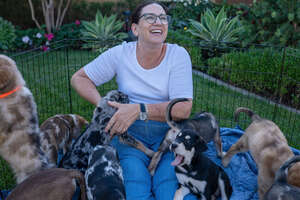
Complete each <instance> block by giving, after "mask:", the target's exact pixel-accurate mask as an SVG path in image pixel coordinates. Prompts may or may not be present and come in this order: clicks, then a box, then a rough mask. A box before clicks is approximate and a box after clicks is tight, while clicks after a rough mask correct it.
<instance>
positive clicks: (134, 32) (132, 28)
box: [131, 23, 139, 37]
mask: <svg viewBox="0 0 300 200" xmlns="http://www.w3.org/2000/svg"><path fill="white" fill-rule="evenodd" d="M131 31H132V33H133V34H134V36H135V37H138V35H139V32H138V25H137V24H135V23H132V24H131Z"/></svg>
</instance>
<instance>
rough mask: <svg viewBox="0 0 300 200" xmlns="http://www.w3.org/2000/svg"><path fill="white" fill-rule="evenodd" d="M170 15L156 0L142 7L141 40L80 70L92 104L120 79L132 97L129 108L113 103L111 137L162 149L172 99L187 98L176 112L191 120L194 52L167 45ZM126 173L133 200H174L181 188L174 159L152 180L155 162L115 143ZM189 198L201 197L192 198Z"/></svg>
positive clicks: (80, 84) (79, 84) (75, 80)
mask: <svg viewBox="0 0 300 200" xmlns="http://www.w3.org/2000/svg"><path fill="white" fill-rule="evenodd" d="M169 22H170V17H169V16H168V13H167V9H166V7H165V6H164V5H163V4H161V3H159V2H156V1H146V2H143V3H142V4H140V5H139V6H138V7H137V8H136V10H135V11H134V12H133V14H132V24H131V30H132V33H133V34H134V35H135V36H136V37H137V41H133V42H123V43H122V44H121V45H118V46H115V47H113V48H111V49H109V50H107V51H105V52H104V53H102V54H101V55H100V56H99V57H97V58H96V59H95V60H93V61H92V62H90V63H88V64H87V65H86V66H84V67H83V68H81V69H80V70H79V71H77V72H76V73H75V74H74V75H73V77H72V79H71V84H72V86H73V87H74V89H75V90H76V91H77V92H78V93H79V95H81V96H82V97H83V98H85V99H86V100H87V101H89V102H90V103H92V104H94V105H97V104H98V102H99V101H100V99H101V96H100V94H99V93H98V91H97V89H96V86H99V85H102V84H104V83H106V82H108V81H109V80H111V79H113V78H114V77H116V82H117V84H118V90H119V91H121V92H123V93H125V94H127V95H128V97H129V104H119V103H115V102H108V104H109V105H110V106H113V107H115V108H117V112H116V113H115V114H114V115H113V117H112V118H111V120H110V121H109V122H108V125H107V126H106V129H105V131H107V132H109V133H110V134H111V135H113V134H115V133H117V134H122V133H124V132H125V131H127V130H128V133H129V134H130V135H132V136H133V137H135V138H136V139H138V140H140V141H141V142H143V144H144V145H145V146H147V147H148V148H150V149H152V150H153V151H157V149H158V147H159V145H160V143H161V141H162V140H163V138H164V136H165V134H166V132H167V130H168V129H169V127H168V125H167V124H166V122H165V112H166V108H167V105H168V104H169V102H170V100H172V99H174V98H187V99H189V101H186V102H180V103H178V104H176V106H174V109H173V110H172V118H173V119H175V120H180V119H186V118H188V117H189V115H190V112H191V108H192V98H193V80H192V66H191V59H190V56H189V54H188V52H187V51H186V50H185V49H184V48H183V47H180V46H178V45H176V44H168V43H165V40H166V37H167V34H168V25H169ZM112 145H113V146H114V147H115V148H116V149H117V152H118V155H119V158H120V164H121V167H122V169H123V175H124V181H125V190H126V198H127V199H131V200H154V199H156V200H172V199H173V197H174V194H175V191H176V189H177V187H178V181H177V178H176V175H175V171H174V167H173V166H171V162H172V160H173V159H174V156H173V155H172V154H171V152H166V153H165V154H164V155H163V156H162V159H161V160H160V163H159V165H158V167H157V170H156V172H155V174H154V175H153V177H151V175H150V173H149V171H148V169H147V167H148V165H149V162H150V159H149V157H147V156H146V155H145V154H144V153H143V152H141V151H139V150H137V149H134V148H132V147H129V146H127V145H124V144H120V143H119V140H117V138H116V139H113V140H112ZM186 199H196V198H195V197H194V196H192V195H187V196H186V198H185V200H186Z"/></svg>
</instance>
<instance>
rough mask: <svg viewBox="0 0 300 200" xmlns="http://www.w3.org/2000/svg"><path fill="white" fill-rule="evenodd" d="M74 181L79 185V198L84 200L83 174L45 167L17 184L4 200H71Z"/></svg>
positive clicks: (74, 185) (74, 188)
mask: <svg viewBox="0 0 300 200" xmlns="http://www.w3.org/2000/svg"><path fill="white" fill-rule="evenodd" d="M76 183H77V184H79V186H80V191H81V200H85V199H86V192H85V180H84V176H83V174H81V173H80V172H79V171H77V170H72V169H62V168H52V169H45V170H41V171H39V172H37V173H35V174H33V175H31V176H30V177H28V178H27V179H26V180H25V181H23V182H22V183H20V184H19V185H17V186H16V187H15V188H14V189H13V190H12V191H11V193H10V194H9V195H8V197H7V199H6V200H40V199H43V200H72V197H73V195H74V193H75V190H76Z"/></svg>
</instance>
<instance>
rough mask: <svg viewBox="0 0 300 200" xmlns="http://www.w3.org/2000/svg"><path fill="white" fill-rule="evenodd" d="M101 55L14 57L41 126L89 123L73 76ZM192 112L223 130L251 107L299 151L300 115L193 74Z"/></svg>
mask: <svg viewBox="0 0 300 200" xmlns="http://www.w3.org/2000/svg"><path fill="white" fill-rule="evenodd" d="M97 55H98V53H97V52H91V51H82V50H59V51H48V52H45V53H44V52H32V53H30V52H28V53H26V54H22V55H18V56H15V57H13V58H14V59H15V60H16V61H17V64H18V67H19V69H20V71H21V72H22V74H23V76H24V79H25V80H26V82H27V85H28V87H29V88H30V89H31V91H32V93H33V95H34V97H35V101H36V103H37V106H38V113H39V119H40V123H41V122H42V121H44V120H45V119H47V118H48V117H50V116H53V115H55V114H58V113H77V114H80V115H82V116H84V117H85V118H86V119H88V120H90V119H91V117H92V113H93V109H94V107H93V106H92V105H90V104H89V103H87V102H86V101H84V100H83V99H81V98H80V97H79V96H78V95H77V93H76V92H75V91H74V90H73V89H72V88H71V87H70V85H69V82H70V77H71V75H72V74H73V73H74V72H75V71H76V70H78V69H79V68H80V67H82V66H83V65H85V64H86V63H88V62H89V61H90V60H92V59H93V58H95V57H96V56H97ZM193 80H194V101H193V103H194V104H193V113H195V112H198V111H201V110H205V111H209V112H212V113H213V114H214V115H215V116H216V117H217V119H218V121H219V123H220V126H221V127H235V126H236V123H235V122H234V121H233V113H234V110H235V109H236V108H237V107H239V106H244V107H248V108H251V109H252V110H253V111H255V112H256V113H258V114H259V115H260V116H262V117H264V118H268V119H271V120H272V121H274V122H275V123H276V124H277V125H278V126H279V127H280V128H281V130H282V131H283V132H284V133H285V135H286V137H287V139H288V141H289V144H290V146H292V147H295V148H298V149H299V148H300V127H299V124H300V115H299V114H296V113H295V112H291V111H288V110H287V109H284V108H280V107H277V106H274V105H272V104H270V102H268V101H263V100H260V99H257V98H255V97H252V96H250V95H247V94H246V95H245V94H242V93H240V92H239V91H237V90H232V89H230V88H228V87H226V86H222V85H218V84H216V82H215V81H210V80H208V79H205V78H203V77H201V76H199V75H197V74H194V75H193ZM114 88H116V84H115V82H114V81H110V82H109V83H106V84H104V85H103V86H101V87H99V91H100V92H101V94H105V93H106V92H107V91H109V90H111V89H114ZM249 123H250V120H249V117H247V116H246V115H243V114H241V116H240V123H239V125H240V126H241V127H242V128H246V127H247V125H249ZM14 184H15V180H14V179H13V175H12V172H11V170H10V168H9V167H8V166H7V164H6V162H5V161H3V160H1V159H0V188H1V189H8V188H12V187H13V186H14Z"/></svg>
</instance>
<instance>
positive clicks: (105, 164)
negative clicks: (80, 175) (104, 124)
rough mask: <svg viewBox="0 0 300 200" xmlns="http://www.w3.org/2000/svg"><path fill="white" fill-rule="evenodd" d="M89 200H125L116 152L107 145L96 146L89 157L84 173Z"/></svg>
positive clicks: (120, 169)
mask: <svg viewBox="0 0 300 200" xmlns="http://www.w3.org/2000/svg"><path fill="white" fill-rule="evenodd" d="M85 182H86V188H87V190H86V192H87V197H88V199H89V200H92V199H108V200H125V188H124V184H123V176H122V168H121V166H120V165H119V160H118V157H117V152H116V150H115V149H114V148H113V147H111V146H109V145H97V146H96V147H95V148H94V149H93V152H92V154H91V155H90V157H89V162H88V168H87V170H86V172H85Z"/></svg>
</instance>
